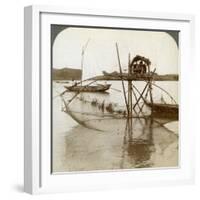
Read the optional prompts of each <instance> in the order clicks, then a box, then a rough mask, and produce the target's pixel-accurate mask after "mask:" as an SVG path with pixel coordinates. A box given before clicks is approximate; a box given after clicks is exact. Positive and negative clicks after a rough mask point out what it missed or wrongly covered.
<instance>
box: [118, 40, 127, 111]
mask: <svg viewBox="0 0 200 200" xmlns="http://www.w3.org/2000/svg"><path fill="white" fill-rule="evenodd" d="M116 50H117V58H118V65H119V71H120V77H121V80H122V88H123V93H124V100H125V104H126V109H127V113H128V112H129V108H128V101H127V98H126V91H125V86H124V81H123V74H122V67H121V62H120V57H119V48H118V44H117V43H116Z"/></svg>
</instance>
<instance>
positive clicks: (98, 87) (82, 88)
mask: <svg viewBox="0 0 200 200" xmlns="http://www.w3.org/2000/svg"><path fill="white" fill-rule="evenodd" d="M110 86H111V84H104V85H103V84H98V85H95V86H89V85H85V86H81V85H80V86H77V85H72V86H64V87H65V88H66V89H68V90H69V91H73V92H105V91H106V90H108V89H109V88H110Z"/></svg>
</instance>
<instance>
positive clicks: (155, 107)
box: [146, 102, 179, 119]
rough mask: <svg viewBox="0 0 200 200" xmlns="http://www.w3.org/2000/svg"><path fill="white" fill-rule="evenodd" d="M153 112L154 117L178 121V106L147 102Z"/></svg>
mask: <svg viewBox="0 0 200 200" xmlns="http://www.w3.org/2000/svg"><path fill="white" fill-rule="evenodd" d="M146 104H147V106H149V107H150V108H151V110H152V114H153V115H154V116H159V117H164V118H174V119H178V112H179V107H178V104H167V103H150V102H146Z"/></svg>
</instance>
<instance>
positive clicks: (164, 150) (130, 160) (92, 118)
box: [53, 81, 178, 172]
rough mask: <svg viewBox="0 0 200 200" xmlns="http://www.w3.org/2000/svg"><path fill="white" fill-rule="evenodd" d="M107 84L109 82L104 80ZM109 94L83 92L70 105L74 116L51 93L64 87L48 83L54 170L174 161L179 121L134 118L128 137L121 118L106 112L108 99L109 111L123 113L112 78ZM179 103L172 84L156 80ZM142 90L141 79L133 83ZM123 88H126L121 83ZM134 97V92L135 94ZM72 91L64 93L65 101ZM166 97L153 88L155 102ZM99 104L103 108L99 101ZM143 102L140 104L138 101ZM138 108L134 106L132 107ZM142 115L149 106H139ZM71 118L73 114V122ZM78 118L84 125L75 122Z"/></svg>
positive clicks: (129, 166)
mask: <svg viewBox="0 0 200 200" xmlns="http://www.w3.org/2000/svg"><path fill="white" fill-rule="evenodd" d="M107 83H108V82H107ZM110 83H111V84H112V86H111V89H110V90H109V93H82V94H80V95H78V96H77V98H76V99H74V101H72V102H71V103H70V105H69V107H70V110H71V111H73V112H72V113H73V116H70V115H69V114H67V113H65V112H63V108H64V106H63V102H62V100H61V98H60V97H56V96H57V95H58V93H59V92H62V91H64V87H63V86H64V85H71V83H68V84H66V83H65V84H63V83H56V82H54V83H53V96H54V98H53V171H54V172H69V171H91V170H112V169H132V168H147V167H175V166H177V165H178V122H170V123H167V124H166V125H165V126H161V125H160V124H159V122H158V121H155V120H152V119H150V118H147V119H146V118H145V119H144V118H140V119H133V129H132V134H131V136H130V135H129V134H127V132H126V131H125V129H126V125H127V121H126V119H125V118H120V119H119V118H117V117H114V118H113V113H112V115H111V113H110V112H109V111H108V110H106V109H105V108H106V106H108V105H109V104H110V103H112V109H113V110H114V111H119V110H121V111H123V110H125V107H124V99H123V93H122V86H121V83H120V82H116V81H112V82H110ZM156 84H158V85H159V86H161V87H163V88H164V89H165V90H167V91H168V92H169V93H170V94H171V95H172V96H173V98H174V99H175V100H176V101H177V102H178V87H177V83H176V82H156ZM136 87H137V88H139V89H140V90H142V88H143V87H144V83H142V82H137V84H136ZM126 88H127V87H126ZM136 95H137V96H138V94H136ZM73 96H74V93H73V92H69V93H66V94H65V96H64V99H65V100H66V101H67V100H70V99H71V98H72V97H73ZM161 97H162V98H163V99H164V101H166V103H172V100H171V98H170V97H168V96H167V95H166V94H165V93H164V92H162V91H161V90H159V89H157V88H153V98H154V101H155V102H160V101H161ZM102 104H104V109H102V106H100V105H102ZM140 105H142V102H141V103H140ZM137 109H138V108H137ZM143 111H144V114H145V115H148V114H149V113H150V110H149V109H148V108H147V107H145V106H144V109H143ZM73 117H75V118H74V119H76V120H74V119H73ZM77 119H78V120H80V121H81V122H83V123H84V126H83V125H80V124H79V123H78V122H77Z"/></svg>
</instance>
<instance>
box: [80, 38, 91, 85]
mask: <svg viewBox="0 0 200 200" xmlns="http://www.w3.org/2000/svg"><path fill="white" fill-rule="evenodd" d="M89 41H90V38H89V39H88V40H87V42H86V43H85V45H84V46H83V47H82V52H81V85H82V81H83V62H84V55H85V51H86V49H87V46H88V43H89Z"/></svg>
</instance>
